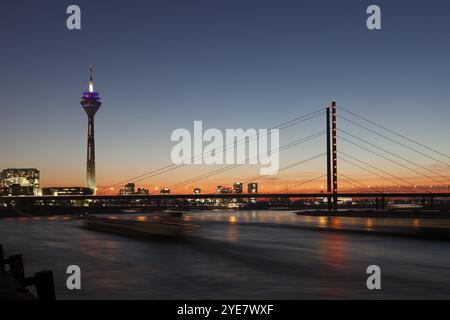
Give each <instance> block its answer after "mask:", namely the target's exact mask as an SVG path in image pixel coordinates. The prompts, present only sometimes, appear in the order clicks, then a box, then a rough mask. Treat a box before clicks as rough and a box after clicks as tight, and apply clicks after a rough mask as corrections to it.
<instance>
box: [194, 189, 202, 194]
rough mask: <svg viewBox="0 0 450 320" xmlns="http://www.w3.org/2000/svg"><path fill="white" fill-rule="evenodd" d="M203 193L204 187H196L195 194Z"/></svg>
mask: <svg viewBox="0 0 450 320" xmlns="http://www.w3.org/2000/svg"><path fill="white" fill-rule="evenodd" d="M201 193H202V189H200V188H195V189H194V194H201Z"/></svg>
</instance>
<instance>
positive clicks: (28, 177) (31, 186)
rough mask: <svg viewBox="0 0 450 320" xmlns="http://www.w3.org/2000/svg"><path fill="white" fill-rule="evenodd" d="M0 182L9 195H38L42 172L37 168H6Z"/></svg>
mask: <svg viewBox="0 0 450 320" xmlns="http://www.w3.org/2000/svg"><path fill="white" fill-rule="evenodd" d="M0 184H1V186H2V188H3V190H5V193H7V194H8V195H38V193H39V185H40V172H39V170H37V169H5V170H3V172H2V173H1V183H0Z"/></svg>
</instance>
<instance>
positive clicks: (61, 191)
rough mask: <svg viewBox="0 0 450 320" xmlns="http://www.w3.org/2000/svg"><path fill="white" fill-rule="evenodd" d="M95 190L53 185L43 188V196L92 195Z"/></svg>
mask: <svg viewBox="0 0 450 320" xmlns="http://www.w3.org/2000/svg"><path fill="white" fill-rule="evenodd" d="M93 193H94V191H93V190H92V189H90V188H81V187H51V188H43V189H42V195H43V196H77V195H78V196H89V195H92V194H93Z"/></svg>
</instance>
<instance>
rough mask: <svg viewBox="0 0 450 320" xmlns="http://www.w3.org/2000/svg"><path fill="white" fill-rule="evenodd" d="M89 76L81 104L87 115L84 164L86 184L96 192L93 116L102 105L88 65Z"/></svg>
mask: <svg viewBox="0 0 450 320" xmlns="http://www.w3.org/2000/svg"><path fill="white" fill-rule="evenodd" d="M89 72H90V78H89V86H88V91H86V92H83V97H82V99H83V100H82V101H81V106H82V107H83V109H84V111H85V112H86V114H87V116H88V139H87V166H86V178H87V181H86V184H87V187H88V188H90V189H92V190H93V192H94V194H95V192H96V185H95V137H94V117H95V114H96V113H97V111H98V109H99V108H100V106H101V105H102V103H101V102H100V95H99V94H98V92H95V91H94V80H93V78H92V66H90V67H89Z"/></svg>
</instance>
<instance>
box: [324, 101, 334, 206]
mask: <svg viewBox="0 0 450 320" xmlns="http://www.w3.org/2000/svg"><path fill="white" fill-rule="evenodd" d="M325 116H326V119H325V120H326V121H325V123H326V131H327V193H328V194H331V127H330V107H327V112H326V114H325ZM327 200H328V201H327V206H328V211H331V210H333V205H332V203H331V197H330V196H328V197H327Z"/></svg>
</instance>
